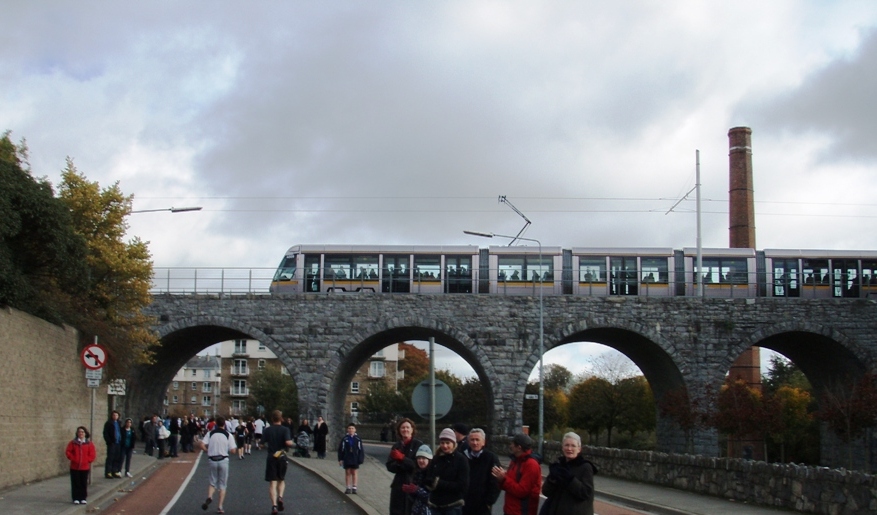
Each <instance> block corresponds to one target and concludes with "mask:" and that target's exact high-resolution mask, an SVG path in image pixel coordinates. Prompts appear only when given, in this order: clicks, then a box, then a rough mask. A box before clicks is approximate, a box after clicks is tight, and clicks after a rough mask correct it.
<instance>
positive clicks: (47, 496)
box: [0, 450, 187, 515]
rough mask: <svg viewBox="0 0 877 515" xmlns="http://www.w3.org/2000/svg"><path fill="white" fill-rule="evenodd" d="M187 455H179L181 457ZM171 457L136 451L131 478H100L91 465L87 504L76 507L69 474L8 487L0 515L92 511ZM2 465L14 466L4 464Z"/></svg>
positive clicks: (75, 514) (100, 473) (0, 496)
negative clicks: (154, 456)
mask: <svg viewBox="0 0 877 515" xmlns="http://www.w3.org/2000/svg"><path fill="white" fill-rule="evenodd" d="M183 456H187V455H186V454H181V455H180V457H181V458H182V457H183ZM173 459H174V458H165V459H163V460H158V459H156V458H152V457H149V456H146V455H144V454H142V453H140V451H139V450H138V454H134V456H133V457H132V458H131V475H133V476H134V477H123V478H121V479H117V478H116V479H107V478H105V477H104V476H103V471H104V466H103V463H100V464H97V465H95V464H92V466H91V473H92V477H91V484H90V485H88V504H86V505H84V506H82V505H79V506H77V505H75V504H73V500H72V499H71V498H70V475H69V474H63V475H61V476H57V477H53V478H51V479H45V480H43V481H37V482H34V483H28V484H25V485H20V486H16V487H11V488H8V489H5V490H2V491H0V513H2V514H3V515H32V514H34V513H40V514H47V515H48V514H51V515H54V514H57V515H79V514H83V513H88V512H90V511H92V508H93V507H96V506H97V505H99V504H102V503H103V502H104V501H106V500H108V499H111V498H112V497H113V496H114V495H116V494H117V493H119V492H120V491H124V490H131V489H133V488H136V487H137V485H139V484H140V483H141V482H142V481H143V480H144V479H146V478H147V477H149V475H150V474H152V473H153V472H154V471H155V470H157V469H159V468H161V467H162V466H164V465H165V464H166V463H168V462H170V461H171V460H173ZM4 466H13V465H12V464H9V463H7V464H6V465H4Z"/></svg>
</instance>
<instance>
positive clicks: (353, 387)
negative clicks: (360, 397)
mask: <svg viewBox="0 0 877 515" xmlns="http://www.w3.org/2000/svg"><path fill="white" fill-rule="evenodd" d="M350 393H359V381H353V382H352V383H350Z"/></svg>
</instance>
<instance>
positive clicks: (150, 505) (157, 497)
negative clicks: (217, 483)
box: [100, 450, 361, 515]
mask: <svg viewBox="0 0 877 515" xmlns="http://www.w3.org/2000/svg"><path fill="white" fill-rule="evenodd" d="M265 452H266V451H264V450H262V451H254V452H253V454H252V455H249V456H246V457H245V459H243V460H241V459H238V457H237V456H233V457H232V458H231V463H230V464H229V474H228V483H229V484H228V493H227V495H226V499H225V505H224V506H223V508H224V509H225V513H227V514H229V515H232V514H260V513H263V514H265V515H269V514H270V513H271V501H270V500H269V497H268V483H267V482H265V480H264V478H265V459H266V455H265ZM197 456H198V454H180V457H179V458H174V459H172V460H171V462H169V463H168V464H167V465H166V466H164V467H162V468H161V469H159V470H158V471H157V472H155V473H154V474H153V475H152V476H150V477H149V478H148V479H147V480H146V481H144V482H143V483H142V484H141V485H140V486H138V487H137V488H136V489H134V490H133V491H132V492H131V493H128V494H127V495H120V497H119V498H118V500H117V501H115V502H110V503H108V504H107V505H105V506H101V507H100V508H101V510H100V513H105V514H114V515H115V514H119V515H122V514H124V515H130V514H131V513H155V514H158V513H168V514H170V515H180V514H187V515H191V514H193V513H211V514H212V513H216V510H217V508H218V507H219V496H218V494H214V496H213V502H212V503H211V504H210V507H209V509H208V510H207V511H202V509H201V504H202V503H203V502H204V500H205V498H206V497H207V487H208V485H209V480H208V477H209V472H208V467H207V458H206V455H205V454H203V453H202V454H201V455H200V458H199V459H198V462H197V463H196V462H195V458H196V457H197ZM193 465H195V466H196V468H195V472H194V474H192V475H191V478H190V479H189V481H188V482H186V479H187V478H189V473H190V472H191V470H192V467H193ZM181 488H182V490H181ZM175 497H176V500H174V498H175ZM283 498H284V501H285V505H286V510H285V511H284V512H283V513H284V515H286V514H290V515H293V514H314V513H331V514H333V515H335V514H338V515H361V511H360V510H359V508H358V507H356V505H355V504H353V503H351V502H349V501H348V500H347V498H346V496H344V495H343V494H341V493H339V492H338V490H336V489H335V488H333V487H331V486H329V485H327V484H326V483H325V482H324V481H323V480H322V479H320V478H319V477H317V476H315V475H314V474H312V473H311V472H309V471H307V470H304V469H303V468H301V467H297V466H295V465H292V464H290V466H289V469H288V471H287V474H286V493H285V495H284V496H283ZM171 503H173V504H172V505H171ZM169 505H171V507H170V509H169V510H168V511H163V510H164V509H166V508H167V507H168V506H169Z"/></svg>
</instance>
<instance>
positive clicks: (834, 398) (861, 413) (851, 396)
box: [817, 373, 877, 468]
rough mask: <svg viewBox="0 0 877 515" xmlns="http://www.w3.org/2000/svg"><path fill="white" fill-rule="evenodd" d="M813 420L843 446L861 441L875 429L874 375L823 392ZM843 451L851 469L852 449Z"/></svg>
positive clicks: (876, 395) (876, 377)
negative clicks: (866, 433)
mask: <svg viewBox="0 0 877 515" xmlns="http://www.w3.org/2000/svg"><path fill="white" fill-rule="evenodd" d="M817 416H818V417H819V419H820V420H822V421H824V422H826V423H827V424H828V427H829V428H831V430H832V431H834V433H835V434H836V435H837V436H838V438H840V439H841V441H843V442H844V443H846V444H849V443H851V442H853V441H854V440H856V439H858V438H861V437H862V436H863V435H864V434H865V432H866V431H867V430H868V429H869V428H873V427H875V426H877V375H875V374H870V373H869V374H865V375H863V376H862V377H861V378H859V379H858V380H848V381H845V382H839V383H835V384H834V385H831V386H829V387H828V388H826V389H825V391H824V392H823V394H822V396H821V397H820V400H819V412H818V414H817ZM847 447H848V452H849V456H848V459H849V467H850V468H852V464H853V456H852V452H853V451H852V446H851V445H848V446H847Z"/></svg>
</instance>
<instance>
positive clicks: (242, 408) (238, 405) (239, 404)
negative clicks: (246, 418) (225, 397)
mask: <svg viewBox="0 0 877 515" xmlns="http://www.w3.org/2000/svg"><path fill="white" fill-rule="evenodd" d="M246 411H247V401H242V400H240V399H238V400H233V401H231V412H232V414H233V415H243V414H244V413H246Z"/></svg>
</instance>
